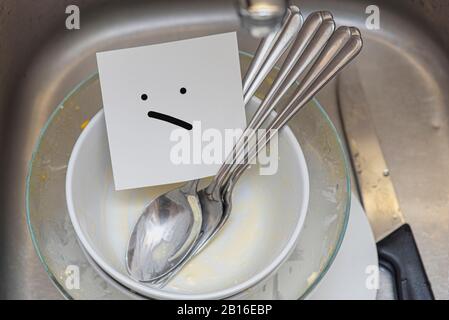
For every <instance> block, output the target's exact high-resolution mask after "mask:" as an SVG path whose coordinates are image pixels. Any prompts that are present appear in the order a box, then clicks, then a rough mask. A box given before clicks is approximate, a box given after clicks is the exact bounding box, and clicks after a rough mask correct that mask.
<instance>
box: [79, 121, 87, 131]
mask: <svg viewBox="0 0 449 320" xmlns="http://www.w3.org/2000/svg"><path fill="white" fill-rule="evenodd" d="M88 124H89V120H86V121H84V122H83V123H82V124H81V129H82V130H84V129H85V128H86V127H87V125H88Z"/></svg>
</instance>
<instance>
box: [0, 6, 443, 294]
mask: <svg viewBox="0 0 449 320" xmlns="http://www.w3.org/2000/svg"><path fill="white" fill-rule="evenodd" d="M106 2H107V5H105V3H106ZM293 2H296V3H297V4H298V5H299V6H300V8H301V9H302V11H303V12H304V13H308V12H310V11H311V10H318V9H328V10H330V11H332V12H333V13H334V15H335V17H336V19H337V21H338V22H340V23H345V24H348V23H349V24H355V25H357V26H359V27H360V28H361V29H362V31H363V34H364V37H365V43H366V45H365V50H364V52H363V54H362V55H361V56H360V58H359V59H358V60H357V63H358V64H359V67H360V69H361V70H362V71H363V74H362V78H363V80H362V81H363V83H362V85H363V87H364V89H365V91H366V93H367V98H368V100H369V103H370V107H371V112H372V115H373V118H374V122H375V126H376V129H377V131H378V135H379V137H380V140H381V143H382V148H383V149H384V152H385V156H386V160H387V162H388V164H389V166H390V171H391V173H392V176H393V177H394V183H395V186H396V189H397V193H398V197H399V200H400V203H401V205H402V210H403V212H404V213H405V215H406V218H407V220H408V222H409V223H410V224H411V225H412V227H413V228H414V231H415V236H416V238H417V242H418V246H419V248H420V250H421V253H422V256H423V259H424V264H425V266H426V268H427V271H428V274H429V277H430V281H431V282H432V285H433V288H434V291H435V294H436V296H437V298H445V299H449V291H448V288H449V283H448V282H449V241H448V240H449V210H448V207H449V161H448V160H447V159H449V114H448V112H449V52H448V50H449V20H448V19H447V16H448V15H449V3H447V1H445V0H428V1H414V0H396V1H387V0H385V1H380V0H379V1H376V3H377V5H378V7H379V8H380V30H368V29H367V27H366V26H365V20H366V18H367V16H368V15H367V14H366V13H365V10H366V8H367V6H368V5H370V4H371V3H370V1H363V0H358V1H351V0H340V1H338V2H337V1H330V0H329V1H327V0H323V1H312V0H307V1H306V0H304V1H293ZM70 4H76V5H78V6H79V8H80V10H81V29H80V30H72V31H70V30H67V29H66V28H65V19H66V17H67V15H66V13H65V9H66V6H68V5H70ZM238 29H239V20H238V17H237V15H236V11H235V8H234V3H233V1H206V0H204V1H181V0H180V1H155V0H152V1H150V0H147V1H133V2H132V3H131V2H129V1H111V0H108V1H106V0H70V1H66V0H40V1H29V0H0V65H1V68H0V83H1V85H0V130H1V135H0V139H1V140H0V148H1V149H0V150H1V154H2V157H1V158H0V161H1V168H2V170H1V180H0V181H1V182H0V183H1V185H0V190H1V191H0V197H1V201H0V205H1V208H0V228H1V230H0V237H1V239H0V256H1V258H0V298H10V299H14V298H19V299H20V298H25V299H26V298H29V299H30V298H37V299H39V298H55V299H57V298H61V297H62V296H61V295H60V294H59V293H58V291H57V290H56V288H54V287H53V285H52V284H51V282H50V280H49V279H48V277H47V275H46V273H45V271H44V268H43V267H42V265H41V263H40V262H39V259H38V257H37V255H36V254H35V252H34V248H33V245H32V242H31V238H30V235H29V233H28V229H27V225H26V218H25V177H26V173H27V168H28V162H29V160H30V156H31V153H32V149H33V146H34V144H35V143H36V141H37V138H38V135H39V132H40V130H41V128H42V127H43V125H44V123H45V121H46V120H47V118H48V117H49V115H50V113H51V112H52V111H53V110H54V108H55V107H56V106H57V105H58V103H59V102H60V101H61V100H62V99H63V98H64V97H65V95H66V94H67V93H68V92H70V91H71V90H72V89H73V87H75V86H76V85H77V84H78V83H79V82H81V81H82V80H83V79H85V78H86V77H88V76H89V75H90V74H92V73H93V72H94V71H95V70H96V61H95V52H97V51H101V50H105V49H112V48H122V47H127V46H136V45H143V44H150V43H156V42H161V41H167V40H174V39H181V38H188V37H192V36H200V35H206V34H212V33H217V32H225V31H231V30H238ZM239 42H240V47H241V49H242V50H245V51H254V49H255V48H256V45H257V41H256V40H255V39H252V38H251V37H250V36H249V35H248V34H247V33H246V32H245V31H242V30H241V31H239ZM318 99H319V101H320V102H321V103H322V104H323V105H324V106H325V108H326V109H327V111H328V112H329V114H330V115H331V117H332V118H333V120H334V123H335V124H336V126H337V127H339V121H340V120H339V117H338V112H337V109H338V108H337V106H338V101H337V98H336V89H335V86H334V85H333V84H331V85H330V86H329V87H328V88H326V90H325V91H324V92H322V93H321V94H320V95H319V97H318Z"/></svg>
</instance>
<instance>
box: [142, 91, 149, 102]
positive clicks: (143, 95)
mask: <svg viewBox="0 0 449 320" xmlns="http://www.w3.org/2000/svg"><path fill="white" fill-rule="evenodd" d="M140 99H142V100H143V101H147V100H148V95H146V94H145V93H144V94H142V95H141V96H140Z"/></svg>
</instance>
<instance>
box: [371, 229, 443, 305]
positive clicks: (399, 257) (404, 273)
mask: <svg viewBox="0 0 449 320" xmlns="http://www.w3.org/2000/svg"><path fill="white" fill-rule="evenodd" d="M377 251H378V254H379V264H380V265H381V266H382V267H384V268H386V269H387V270H388V271H390V272H391V273H392V274H393V276H394V279H395V283H396V286H395V288H396V295H397V298H398V300H434V299H435V298H434V296H433V292H432V288H431V285H430V282H429V279H428V278H427V274H426V270H425V269H424V265H423V263H422V260H421V256H420V254H419V251H418V247H417V245H416V242H415V237H414V236H413V232H412V229H411V228H410V226H409V225H408V224H404V225H402V226H401V227H400V228H399V229H397V230H396V231H394V232H393V233H392V234H390V235H389V236H387V237H386V238H385V239H383V240H381V241H380V242H379V243H378V244H377Z"/></svg>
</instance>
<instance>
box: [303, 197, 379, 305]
mask: <svg viewBox="0 0 449 320" xmlns="http://www.w3.org/2000/svg"><path fill="white" fill-rule="evenodd" d="M351 198H352V201H351V214H350V218H349V223H348V229H347V231H346V235H345V238H344V239H343V243H342V245H341V248H340V251H339V253H338V254H337V257H336V258H335V261H334V263H333V264H332V266H331V267H330V269H329V271H328V272H327V274H326V275H325V276H324V278H323V279H322V280H321V282H320V283H319V284H318V286H317V287H316V288H315V290H313V291H312V293H311V294H310V295H309V296H308V299H310V300H374V299H376V294H377V290H375V289H369V288H368V287H367V285H366V282H367V279H368V277H369V276H370V274H371V273H370V272H372V269H371V267H373V268H377V267H378V266H379V262H378V258H377V249H376V242H375V240H374V236H373V233H372V231H371V227H370V225H369V222H368V219H367V217H366V215H365V212H364V211H363V208H362V206H361V205H360V202H359V201H358V200H357V198H356V196H355V195H352V197H351Z"/></svg>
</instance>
